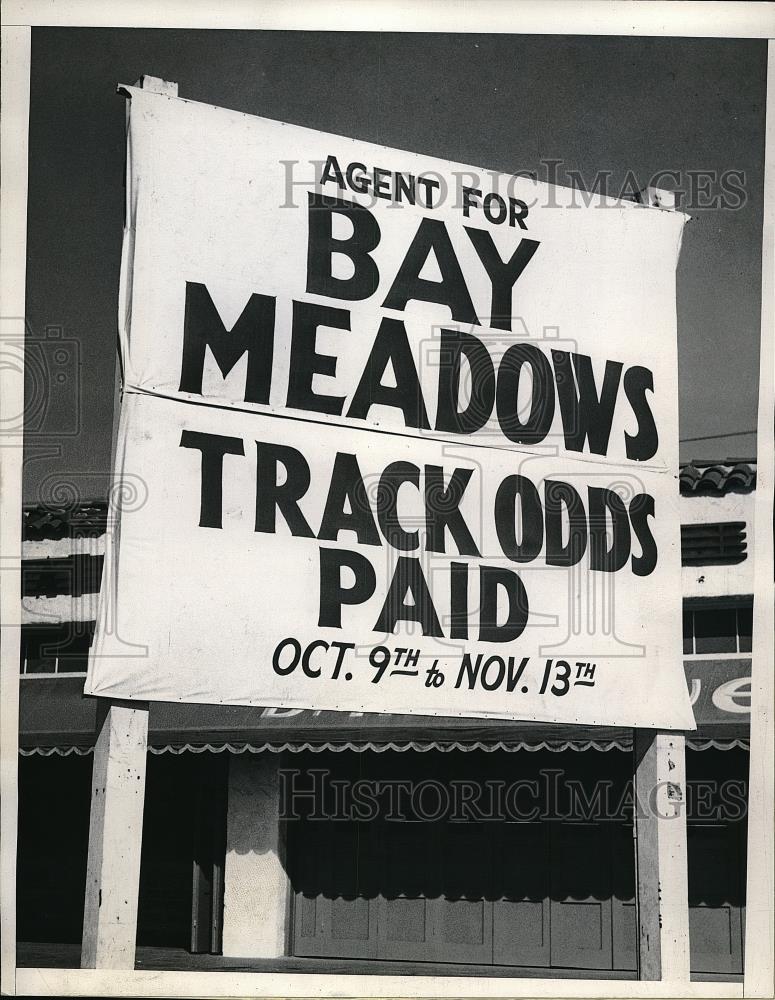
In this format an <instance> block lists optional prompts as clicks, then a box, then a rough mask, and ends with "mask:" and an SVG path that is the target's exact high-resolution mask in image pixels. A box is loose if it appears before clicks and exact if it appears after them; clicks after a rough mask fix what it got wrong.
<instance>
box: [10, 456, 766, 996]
mask: <svg viewBox="0 0 775 1000" xmlns="http://www.w3.org/2000/svg"><path fill="white" fill-rule="evenodd" d="M755 478H756V471H755V465H754V464H753V463H752V462H748V461H739V462H735V461H727V462H724V463H718V464H702V465H700V464H697V465H687V466H683V467H682V468H681V470H680V475H679V477H678V479H679V484H680V491H681V497H682V502H681V507H682V516H681V520H682V526H681V540H682V561H683V600H684V649H683V653H684V663H685V670H686V679H687V685H688V687H689V692H690V696H691V700H692V703H693V705H694V709H695V716H696V719H697V722H698V729H697V732H696V733H692V734H690V735H689V736H688V738H687V752H686V768H687V797H688V800H687V835H688V855H689V870H688V875H689V913H690V945H691V966H692V971H693V973H694V974H697V975H701V976H725V977H729V976H732V977H734V976H740V975H741V974H742V971H743V970H742V956H743V933H744V917H745V900H744V893H745V847H746V823H745V812H746V794H747V776H748V726H749V721H750V692H751V683H750V676H751V651H752V635H751V633H752V627H751V622H752V607H753V569H752V559H751V554H752V541H751V540H752V537H753V491H754V488H755ZM108 530H110V526H109V525H108V523H107V508H106V505H105V504H101V503H94V504H79V505H76V506H73V507H72V508H68V509H64V508H54V507H35V508H29V509H27V510H26V511H25V515H24V542H23V574H22V576H23V607H24V625H23V635H22V654H21V678H20V684H21V697H20V754H21V759H20V783H19V797H20V805H19V852H18V880H17V885H18V893H19V900H18V922H19V923H18V938H19V940H20V941H21V942H26V943H27V944H35V943H57V942H65V943H66V942H72V943H77V942H78V941H80V935H81V928H82V922H83V902H84V885H85V877H86V853H87V842H88V826H89V803H90V796H91V785H90V778H91V753H92V750H93V746H94V740H95V730H96V720H97V710H98V708H97V704H96V700H95V699H93V698H86V697H84V696H83V694H82V689H83V680H84V672H85V668H86V659H87V656H88V649H89V645H90V642H91V637H92V635H93V628H94V621H95V619H96V601H97V593H98V590H99V582H100V576H101V570H102V559H103V556H104V543H105V535H106V532H107V531H108ZM214 613H215V612H214ZM633 766H634V765H633V747H632V733H631V731H629V730H626V729H616V728H610V729H601V728H599V727H598V728H594V729H591V728H586V729H583V728H581V727H572V726H558V725H548V724H537V723H534V724H531V723H504V722H494V721H487V720H471V719H438V718H433V719H431V718H421V717H405V716H390V715H377V714H374V715H365V714H360V713H337V712H328V711H312V710H297V709H272V708H265V709H257V708H238V707H228V706H201V705H167V704H154V705H152V706H151V714H150V728H149V755H148V771H147V783H146V798H145V814H144V826H143V848H142V865H141V875H140V901H139V917H138V944H139V945H148V946H155V947H158V948H178V949H183V950H185V951H187V952H190V953H192V954H212V955H222V956H223V960H222V961H223V963H228V962H230V961H233V962H237V961H241V962H255V963H261V962H264V961H274V960H281V961H287V962H294V961H295V962H301V963H307V964H308V965H309V966H311V967H321V968H322V967H324V966H325V967H327V968H331V967H333V966H332V963H340V965H342V964H343V965H344V966H347V967H351V966H353V965H354V964H356V963H357V964H358V965H360V963H369V965H368V967H370V968H372V967H374V968H376V965H375V963H390V962H397V963H401V969H404V970H405V969H406V968H407V967H410V966H414V965H417V967H418V969H419V970H420V971H427V970H429V969H430V968H432V967H433V968H436V967H441V968H443V969H444V970H447V971H454V970H456V969H457V970H460V971H468V972H469V973H470V972H471V970H472V968H473V967H476V968H480V969H482V970H489V971H490V973H491V974H497V973H498V972H501V973H503V974H509V975H513V974H526V975H528V974H536V975H540V976H547V975H553V974H554V975H580V974H590V975H595V976H604V975H608V976H611V977H629V978H634V977H635V976H636V974H637V941H636V926H637V924H636V919H635V871H634V851H633V810H634V809H637V808H639V805H638V803H637V802H636V801H634V796H633V791H632V789H633ZM25 946H26V945H22V946H21V951H20V962H23V961H24V947H25ZM305 967H306V965H305Z"/></svg>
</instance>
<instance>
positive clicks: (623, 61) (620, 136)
mask: <svg viewBox="0 0 775 1000" xmlns="http://www.w3.org/2000/svg"><path fill="white" fill-rule="evenodd" d="M766 58H767V49H766V42H765V41H742V40H726V39H722V40H719V39H663V38H615V37H605V38H601V37H599V38H591V37H567V36H526V35H473V34H465V35H462V34H458V35H451V34H409V33H406V34H402V33H376V32H375V33H368V34H364V33H349V32H332V33H312V32H287V31H282V32H269V31H214V30H209V31H194V30H173V29H115V28H111V29H90V28H85V29H79V28H64V29H53V28H34V29H33V32H32V64H31V83H30V132H29V195H28V234H27V255H28V260H27V334H28V341H27V346H28V349H27V373H26V374H27V398H26V421H27V424H26V427H27V436H26V444H25V476H24V499H25V502H26V503H34V502H64V503H67V502H70V501H71V500H75V499H80V500H85V499H102V498H104V497H105V496H106V495H107V490H108V482H109V472H110V468H109V467H110V448H111V432H112V424H113V403H114V366H115V349H116V329H117V323H116V314H117V299H118V275H119V263H120V255H121V241H122V227H123V213H124V175H123V171H124V156H125V149H124V144H125V109H124V100H123V98H121V97H119V96H118V95H117V94H116V85H117V84H118V83H134V82H135V81H136V80H137V79H138V78H139V77H140V76H142V75H143V74H148V75H151V76H157V77H161V78H162V79H165V80H171V81H175V82H177V83H178V88H179V95H180V96H181V97H185V98H189V99H191V100H196V101H202V102H205V103H209V104H214V105H219V106H222V107H226V108H233V109H236V110H239V111H244V112H247V113H250V114H255V115H261V116H264V117H267V118H275V119H281V120H283V121H287V122H291V123H293V124H297V125H304V126H307V127H310V128H315V129H320V130H322V131H325V132H333V133H337V134H340V135H347V136H352V137H355V138H358V139H363V140H366V141H369V142H376V143H382V144H385V145H388V146H394V147H398V148H400V149H407V150H411V151H416V152H420V153H424V154H427V155H430V156H437V157H442V158H446V159H450V160H454V161H458V162H462V163H471V164H476V165H479V166H482V167H485V168H487V169H492V170H499V171H503V172H507V173H514V172H517V171H536V172H537V173H538V177H539V179H541V180H547V179H551V178H550V177H549V175H548V173H547V171H548V170H549V169H550V168H549V167H547V166H546V163H547V162H548V161H559V163H558V164H557V165H556V167H555V168H554V169H555V170H556V180H557V182H558V183H563V184H570V183H578V180H574V177H575V178H576V179H578V178H580V179H581V183H582V184H583V185H586V186H590V185H591V184H592V183H593V182H594V178H595V177H596V175H597V174H598V172H601V171H603V172H608V173H609V175H610V176H609V177H608V180H607V190H608V193H610V194H618V193H620V192H621V191H622V190H623V189H627V188H629V189H634V188H642V187H645V186H646V185H647V184H649V183H652V182H653V179H654V178H655V177H656V176H657V175H658V174H660V173H663V176H662V179H661V181H660V182H659V186H661V187H666V188H670V189H673V190H676V191H677V192H679V193H680V198H681V207H682V208H683V209H684V210H685V211H687V212H688V213H689V214H690V215H691V217H692V218H691V222H690V223H689V224H688V225H687V227H686V229H685V232H684V239H683V245H682V250H681V258H680V261H679V268H678V282H677V284H678V293H677V310H678V350H679V383H680V398H679V412H680V437H681V438H682V439H687V438H694V439H696V438H705V437H709V439H708V440H687V441H684V442H683V443H682V444H681V460H682V461H689V460H691V459H693V458H694V459H724V458H727V457H741V458H753V457H755V454H756V436H755V433H752V432H753V430H754V429H755V427H756V407H757V386H758V357H759V338H760V308H761V243H762V204H763V166H764V114H765V88H766ZM664 172H672V175H671V176H665V175H664ZM741 432H743V433H741ZM711 435H713V437H710V436H711Z"/></svg>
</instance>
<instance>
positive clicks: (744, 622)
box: [683, 605, 753, 655]
mask: <svg viewBox="0 0 775 1000" xmlns="http://www.w3.org/2000/svg"><path fill="white" fill-rule="evenodd" d="M752 620H753V609H752V608H751V606H750V605H749V606H745V607H713V608H710V607H709V608H698V609H696V610H693V609H687V608H684V613H683V636H684V654H686V655H690V654H692V653H699V654H702V653H750V652H751V632H752Z"/></svg>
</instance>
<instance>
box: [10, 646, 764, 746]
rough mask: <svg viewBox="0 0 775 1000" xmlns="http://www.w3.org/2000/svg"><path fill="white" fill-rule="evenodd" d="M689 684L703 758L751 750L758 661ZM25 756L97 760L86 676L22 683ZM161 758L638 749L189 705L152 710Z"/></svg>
mask: <svg viewBox="0 0 775 1000" xmlns="http://www.w3.org/2000/svg"><path fill="white" fill-rule="evenodd" d="M686 674H687V684H688V685H689V691H690V694H691V697H692V701H693V704H694V707H695V717H696V719H697V724H698V730H697V732H693V733H691V734H689V745H690V746H691V747H694V748H696V749H708V748H710V747H716V748H718V749H730V748H732V747H747V745H748V733H749V721H750V675H751V661H750V659H726V660H693V661H687V663H686ZM20 688H21V691H20V706H19V748H20V752H21V753H22V754H25V755H27V754H43V755H48V754H52V753H55V754H69V753H77V754H84V753H90V752H91V751H92V749H93V746H94V738H95V726H96V717H97V699H96V698H91V697H85V696H84V695H83V677H82V676H73V677H67V676H60V677H35V676H34V675H31V676H28V677H22V679H21V684H20ZM148 743H149V748H150V750H151V752H152V753H182V752H195V753H196V752H200V753H201V752H207V751H210V752H216V753H220V752H230V753H259V752H264V751H271V752H281V751H285V752H291V753H298V752H301V751H307V750H309V751H313V752H319V751H323V750H333V751H344V750H355V751H364V750H371V751H375V752H384V751H387V750H399V751H403V750H415V751H418V752H425V751H429V750H440V751H451V750H484V751H488V752H491V751H495V750H507V751H513V750H528V751H536V750H551V751H562V750H568V749H572V750H600V751H607V750H629V749H630V747H631V745H632V731H631V730H630V729H626V728H616V727H601V726H594V727H591V726H571V725H560V724H552V723H538V722H504V721H500V720H497V721H496V720H485V719H458V718H438V717H430V716H406V715H387V714H377V713H373V714H368V713H365V714H361V713H356V712H328V711H312V710H307V709H279V708H257V707H238V706H231V705H181V704H168V703H159V702H154V703H152V704H151V708H150V719H149V733H148Z"/></svg>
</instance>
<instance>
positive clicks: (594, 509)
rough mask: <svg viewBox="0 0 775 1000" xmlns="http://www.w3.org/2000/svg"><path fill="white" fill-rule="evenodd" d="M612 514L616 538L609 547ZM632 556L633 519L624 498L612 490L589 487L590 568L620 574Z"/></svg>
mask: <svg viewBox="0 0 775 1000" xmlns="http://www.w3.org/2000/svg"><path fill="white" fill-rule="evenodd" d="M608 514H610V515H611V523H612V527H613V539H612V541H611V547H610V548H609V547H608V531H607V521H608ZM629 554H630V519H629V516H628V514H627V508H626V507H625V506H624V502H623V501H622V498H621V497H620V496H619V495H618V494H617V493H614V492H613V491H611V490H605V489H602V488H600V487H598V486H590V487H589V568H590V569H592V570H598V571H600V572H603V573H616V572H617V570H620V569H621V568H622V566H624V564H625V563H626V562H627V558H628V556H629Z"/></svg>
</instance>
